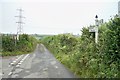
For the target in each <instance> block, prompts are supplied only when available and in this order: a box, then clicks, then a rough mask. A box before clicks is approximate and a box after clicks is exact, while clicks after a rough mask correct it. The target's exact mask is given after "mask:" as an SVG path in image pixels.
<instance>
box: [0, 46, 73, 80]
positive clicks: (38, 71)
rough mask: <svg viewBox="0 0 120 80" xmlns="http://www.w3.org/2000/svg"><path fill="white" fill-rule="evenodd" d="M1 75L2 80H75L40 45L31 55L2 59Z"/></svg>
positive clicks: (70, 73) (71, 74)
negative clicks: (67, 79)
mask: <svg viewBox="0 0 120 80" xmlns="http://www.w3.org/2000/svg"><path fill="white" fill-rule="evenodd" d="M1 75H2V77H3V78H75V76H74V74H73V73H72V72H70V71H69V70H68V69H67V68H66V67H64V66H63V65H62V64H61V63H60V62H59V61H58V60H56V59H55V57H54V56H53V55H52V54H51V53H50V52H49V51H48V50H47V49H46V48H45V47H44V45H42V44H38V45H37V47H36V49H35V51H34V52H33V53H31V54H24V55H20V56H15V57H5V58H3V59H2V73H1Z"/></svg>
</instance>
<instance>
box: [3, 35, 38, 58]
mask: <svg viewBox="0 0 120 80" xmlns="http://www.w3.org/2000/svg"><path fill="white" fill-rule="evenodd" d="M36 44H37V40H36V39H35V38H33V37H31V36H29V35H27V34H22V35H20V36H19V40H15V37H14V35H5V34H3V35H2V50H3V52H2V56H13V55H17V54H23V53H24V54H25V53H27V52H31V51H33V50H34V49H35V47H36Z"/></svg>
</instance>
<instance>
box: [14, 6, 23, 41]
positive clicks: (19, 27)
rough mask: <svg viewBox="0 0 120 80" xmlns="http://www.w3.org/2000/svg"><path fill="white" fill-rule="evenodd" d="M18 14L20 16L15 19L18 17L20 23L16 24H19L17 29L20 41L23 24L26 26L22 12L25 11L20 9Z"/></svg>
mask: <svg viewBox="0 0 120 80" xmlns="http://www.w3.org/2000/svg"><path fill="white" fill-rule="evenodd" d="M17 10H18V12H19V15H18V16H15V17H18V22H16V23H17V24H18V27H17V40H19V35H20V34H22V33H23V26H22V25H23V24H25V23H24V22H23V21H22V19H23V18H25V17H23V16H22V12H23V10H22V9H21V8H20V9H17Z"/></svg>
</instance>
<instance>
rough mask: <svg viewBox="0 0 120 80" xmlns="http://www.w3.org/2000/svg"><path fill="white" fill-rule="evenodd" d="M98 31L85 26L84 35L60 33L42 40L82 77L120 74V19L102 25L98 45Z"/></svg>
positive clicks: (56, 55)
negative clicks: (96, 36)
mask: <svg viewBox="0 0 120 80" xmlns="http://www.w3.org/2000/svg"><path fill="white" fill-rule="evenodd" d="M94 39H95V33H90V32H89V28H83V29H82V35H81V36H79V37H76V36H74V35H72V34H60V35H56V36H49V37H45V38H44V39H43V40H42V41H41V42H42V43H43V44H44V45H45V46H46V47H47V48H48V49H49V50H50V51H51V52H52V53H53V54H54V55H55V57H56V58H57V59H58V60H59V61H60V62H61V63H63V64H64V65H65V66H67V67H68V68H69V69H70V70H71V71H73V72H74V74H76V75H77V76H79V77H81V78H82V77H84V78H116V77H117V78H118V77H120V72H119V71H120V18H116V17H115V18H114V19H112V20H110V21H109V22H108V23H104V24H102V25H101V26H100V27H99V39H98V44H96V43H95V40H94Z"/></svg>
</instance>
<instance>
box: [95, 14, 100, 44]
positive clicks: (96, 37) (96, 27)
mask: <svg viewBox="0 0 120 80" xmlns="http://www.w3.org/2000/svg"><path fill="white" fill-rule="evenodd" d="M95 18H96V20H95V25H96V26H95V43H98V26H99V21H98V16H97V15H96V16H95Z"/></svg>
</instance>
